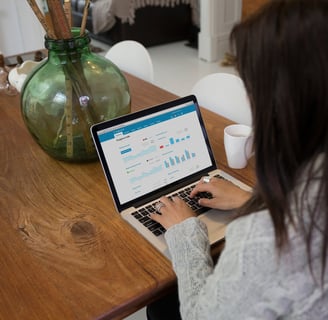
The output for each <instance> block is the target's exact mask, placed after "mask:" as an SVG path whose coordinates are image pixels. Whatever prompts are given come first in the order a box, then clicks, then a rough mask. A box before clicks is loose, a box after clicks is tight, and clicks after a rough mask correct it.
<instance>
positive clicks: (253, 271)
mask: <svg viewBox="0 0 328 320" xmlns="http://www.w3.org/2000/svg"><path fill="white" fill-rule="evenodd" d="M165 237H166V240H167V243H168V246H169V249H170V253H171V256H172V263H173V267H174V270H175V272H176V274H177V278H178V288H179V299H180V304H181V306H180V311H181V315H182V318H183V319H185V320H193V319H194V320H202V319H222V320H229V319H232V320H238V319H243V320H249V319H268V320H269V319H298V320H301V319H302V320H303V319H304V320H305V319H309V320H310V319H311V320H320V319H328V273H327V270H326V277H325V286H324V288H323V289H322V287H321V286H320V285H318V284H316V283H315V282H314V280H313V277H312V276H311V273H310V270H309V267H308V263H307V255H306V249H305V245H304V242H303V239H302V236H301V235H300V233H297V232H296V231H295V230H294V229H292V228H291V229H290V236H289V238H290V247H289V248H288V250H285V251H284V252H283V253H282V254H281V255H280V256H278V255H277V251H276V249H275V237H274V231H273V225H272V222H271V219H270V216H269V214H268V212H267V211H261V212H257V213H253V214H250V215H248V216H245V217H242V218H238V219H236V220H235V221H233V222H232V223H230V225H229V226H228V227H227V230H226V244H225V248H224V250H223V252H222V254H221V256H220V258H219V261H218V263H217V265H216V266H215V267H213V262H212V259H211V256H210V254H209V242H208V238H207V230H206V226H205V225H204V224H203V223H202V222H200V220H199V219H197V218H189V219H187V220H185V221H183V222H182V223H180V224H178V225H175V226H173V227H171V228H170V229H168V230H167V232H166V235H165ZM317 240H318V239H317V235H315V244H314V246H313V250H314V251H313V255H314V256H315V257H317V258H318V259H317V260H316V261H315V262H314V273H315V274H316V272H318V282H320V275H321V274H320V263H321V262H320V248H319V245H317V242H318V241H317ZM318 270H319V271H318Z"/></svg>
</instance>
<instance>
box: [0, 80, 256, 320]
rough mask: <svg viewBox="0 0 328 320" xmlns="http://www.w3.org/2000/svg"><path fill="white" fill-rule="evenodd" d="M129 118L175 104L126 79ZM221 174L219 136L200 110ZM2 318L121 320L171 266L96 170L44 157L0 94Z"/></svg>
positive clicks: (165, 278) (156, 290) (250, 179)
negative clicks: (122, 212)
mask: <svg viewBox="0 0 328 320" xmlns="http://www.w3.org/2000/svg"><path fill="white" fill-rule="evenodd" d="M126 76H127V79H128V82H129V86H130V91H131V96H132V110H133V111H136V110H140V109H142V108H146V107H149V106H151V105H154V104H158V103H161V102H165V101H168V100H171V99H174V98H175V97H176V96H175V95H173V94H171V93H169V92H167V91H165V90H162V89H160V88H158V87H156V86H154V85H152V84H150V83H147V82H144V81H142V80H140V79H138V78H135V77H133V76H130V75H126ZM202 113H203V116H204V120H205V123H206V127H207V129H208V131H209V134H210V140H211V143H212V145H213V148H214V151H215V157H216V159H217V160H218V163H219V165H221V167H222V168H223V169H227V171H228V172H230V173H232V174H233V175H234V176H236V177H238V178H239V179H241V180H243V181H244V182H246V183H248V184H253V183H254V175H253V170H252V165H250V166H249V167H248V168H246V169H243V170H238V171H237V170H235V171H231V170H229V169H228V168H227V165H226V161H225V155H224V151H223V128H224V127H225V126H226V125H227V124H228V123H230V121H228V120H226V119H224V118H222V117H219V116H217V115H215V114H214V113H212V112H209V111H206V110H203V111H202ZM0 119H1V126H0V135H1V140H0V210H1V211H0V241H1V245H0V256H1V259H0V319H11V320H14V319H24V320H29V319H31V320H32V319H33V320H35V319H56V320H59V319H65V320H67V319H79V320H84V319H100V318H103V319H122V318H124V317H125V316H127V315H129V314H131V313H133V312H134V311H136V310H137V309H139V308H141V307H143V306H145V305H146V304H147V303H149V302H150V301H152V300H153V299H156V298H158V297H159V296H160V295H162V294H164V293H166V292H168V291H169V290H171V289H173V288H174V286H175V285H176V279H175V275H174V272H173V271H172V268H171V264H170V262H169V261H168V260H167V259H166V258H165V257H164V256H162V255H161V254H160V253H159V252H158V251H157V250H156V249H155V248H153V247H152V246H151V245H150V244H149V243H148V242H147V241H146V240H145V239H144V238H142V237H141V236H140V235H139V234H138V233H137V232H136V231H135V230H134V229H133V228H132V227H130V226H129V225H128V224H127V223H126V222H125V221H124V220H122V219H121V218H120V216H119V214H118V213H117V212H116V211H115V208H114V205H113V201H112V198H111V195H110V192H109V189H108V186H107V183H106V181H105V177H104V175H103V172H102V168H101V165H100V163H99V162H98V161H97V162H94V163H89V164H70V163H65V162H60V161H57V160H55V159H53V158H51V157H49V156H48V155H47V154H46V153H44V152H43V151H42V149H41V148H40V147H39V146H38V145H37V144H36V142H35V141H34V140H33V138H32V137H31V135H30V134H29V133H28V131H27V129H26V127H25V125H24V123H23V120H22V117H21V113H20V97H19V96H15V97H10V96H5V95H0Z"/></svg>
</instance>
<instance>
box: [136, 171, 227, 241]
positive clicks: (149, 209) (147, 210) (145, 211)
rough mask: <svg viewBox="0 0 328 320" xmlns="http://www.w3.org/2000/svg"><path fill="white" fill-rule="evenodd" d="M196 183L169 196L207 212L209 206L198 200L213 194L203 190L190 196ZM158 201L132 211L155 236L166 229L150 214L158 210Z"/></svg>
mask: <svg viewBox="0 0 328 320" xmlns="http://www.w3.org/2000/svg"><path fill="white" fill-rule="evenodd" d="M215 177H217V178H220V179H224V178H223V177H222V176H220V175H216V176H215ZM195 185H196V184H193V185H191V186H188V187H186V188H185V189H182V190H180V191H178V192H177V193H174V194H172V195H170V196H169V198H172V197H179V198H181V199H183V200H184V201H185V202H186V203H187V204H188V206H189V207H190V208H191V209H192V210H193V211H194V212H195V213H196V214H197V215H200V214H201V213H203V212H205V211H207V210H208V208H206V207H202V206H200V205H199V204H198V200H199V199H200V198H208V199H210V198H212V195H211V194H210V193H208V192H201V193H199V194H198V195H197V196H196V197H194V198H190V197H189V194H190V192H191V190H192V189H193V188H194V187H195ZM157 202H158V201H156V202H154V203H152V204H150V205H148V206H146V207H143V208H141V209H138V210H136V211H134V212H133V213H132V215H133V216H134V218H136V219H137V220H138V221H139V222H140V223H142V224H143V225H144V226H145V227H146V228H148V229H149V230H150V231H151V232H152V233H153V234H154V235H155V236H157V237H158V236H160V235H161V234H163V233H164V232H165V231H166V229H165V228H164V227H163V226H162V225H161V224H159V223H158V222H156V221H154V220H152V219H151V218H150V217H149V215H150V214H151V213H153V212H156V209H155V206H156V204H157Z"/></svg>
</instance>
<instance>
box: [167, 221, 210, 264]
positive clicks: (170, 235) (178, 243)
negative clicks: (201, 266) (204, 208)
mask: <svg viewBox="0 0 328 320" xmlns="http://www.w3.org/2000/svg"><path fill="white" fill-rule="evenodd" d="M165 239H166V242H167V245H168V247H169V250H170V254H171V256H172V259H173V260H175V261H177V260H180V259H181V256H182V255H181V253H182V252H183V253H184V254H183V256H185V255H188V254H191V255H193V254H195V250H196V251H198V252H199V251H200V252H202V253H205V252H208V250H209V247H210V245H209V240H208V232H207V226H206V224H205V223H204V222H202V221H201V220H199V219H198V218H196V217H191V218H188V219H186V220H184V221H182V222H181V223H179V224H176V225H174V226H172V227H171V228H169V229H168V230H167V231H166V232H165ZM185 258H187V257H185Z"/></svg>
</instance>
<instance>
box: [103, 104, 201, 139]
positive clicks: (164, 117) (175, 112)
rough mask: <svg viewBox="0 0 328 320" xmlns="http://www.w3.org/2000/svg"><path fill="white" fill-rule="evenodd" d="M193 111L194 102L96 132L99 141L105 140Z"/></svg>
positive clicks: (194, 108)
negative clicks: (108, 129) (109, 129)
mask: <svg viewBox="0 0 328 320" xmlns="http://www.w3.org/2000/svg"><path fill="white" fill-rule="evenodd" d="M195 111H196V106H195V104H194V103H192V104H190V105H187V106H183V107H181V108H178V109H176V108H175V109H174V110H172V111H169V112H166V113H163V114H160V115H157V116H154V117H151V118H147V119H144V120H140V121H138V122H133V123H131V124H127V125H126V126H124V127H122V126H120V127H118V128H116V129H113V130H111V131H107V130H106V132H103V133H98V136H99V141H100V142H104V141H107V140H111V139H114V138H116V137H117V136H118V135H126V134H129V133H131V132H134V131H137V130H141V129H144V128H146V127H150V126H153V125H156V124H158V123H162V122H164V121H168V120H170V119H173V118H177V117H180V116H183V115H185V114H187V113H190V112H195Z"/></svg>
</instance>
